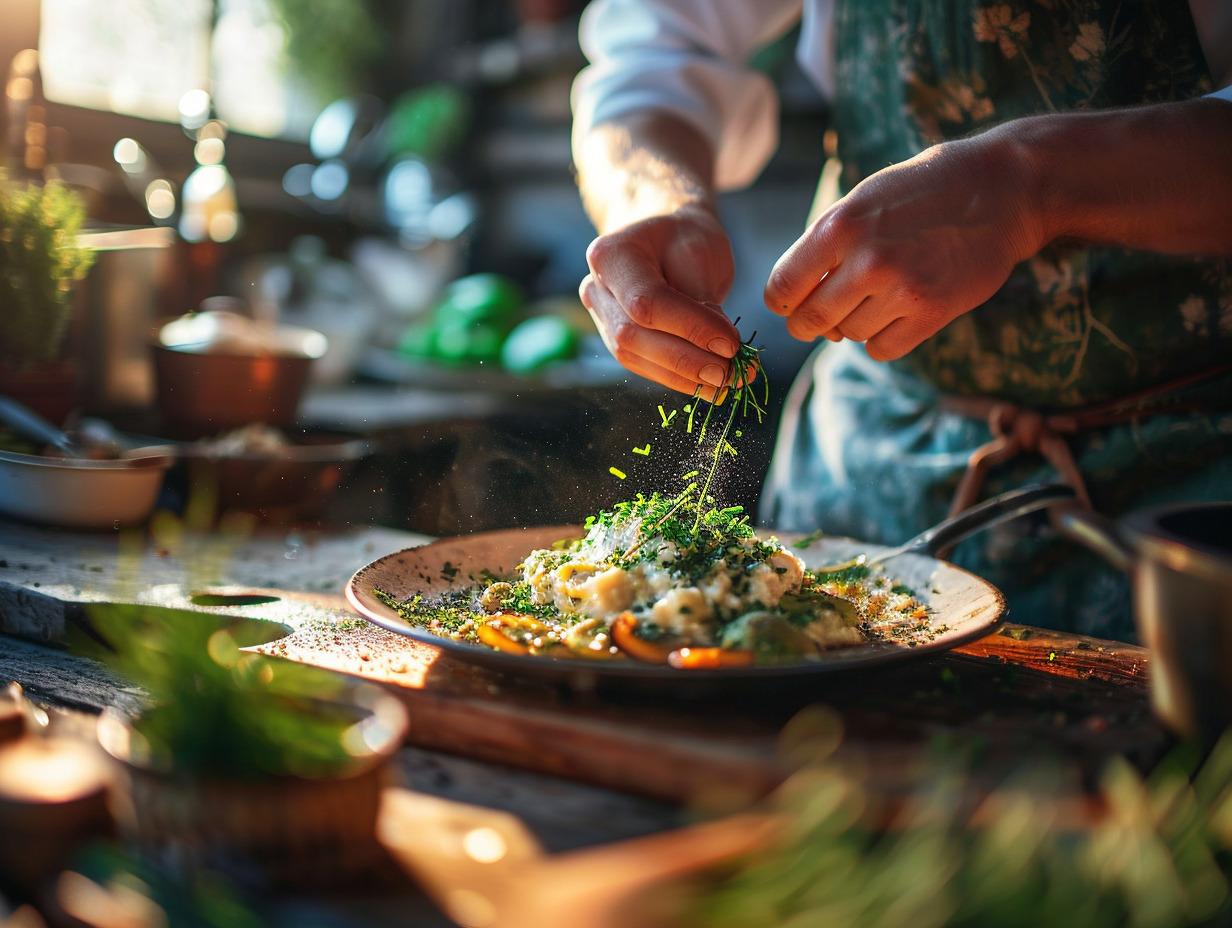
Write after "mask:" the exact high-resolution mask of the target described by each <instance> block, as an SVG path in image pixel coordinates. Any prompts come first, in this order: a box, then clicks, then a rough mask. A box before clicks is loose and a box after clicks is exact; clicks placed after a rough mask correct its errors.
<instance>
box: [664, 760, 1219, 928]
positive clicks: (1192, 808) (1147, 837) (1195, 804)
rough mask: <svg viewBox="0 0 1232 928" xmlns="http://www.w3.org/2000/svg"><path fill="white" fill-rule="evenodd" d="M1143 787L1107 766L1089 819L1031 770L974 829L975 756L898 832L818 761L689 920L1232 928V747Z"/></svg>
mask: <svg viewBox="0 0 1232 928" xmlns="http://www.w3.org/2000/svg"><path fill="white" fill-rule="evenodd" d="M1195 756H1196V755H1195V752H1193V751H1192V750H1190V747H1189V746H1182V747H1181V748H1178V749H1177V750H1176V751H1175V752H1174V753H1173V754H1172V755H1171V756H1169V757H1167V758H1165V760H1164V761H1163V762H1162V763H1160V764H1159V765H1157V767H1156V768H1155V769H1154V770H1153V771H1152V772H1151V773H1150V774H1149V775H1147V776H1143V775H1142V774H1141V773H1140V772H1139V771H1138V770H1136V769H1135V768H1133V767H1131V766H1130V765H1129V763H1128V762H1126V761H1123V760H1116V761H1113V762H1112V763H1110V764H1109V765H1108V766H1107V767H1106V769H1105V771H1104V773H1103V777H1102V780H1101V782H1100V784H1099V787H1098V792H1097V794H1096V796H1095V797H1094V799H1093V803H1092V804H1093V805H1094V807H1095V808H1097V809H1098V810H1099V812H1098V814H1095V815H1092V816H1091V817H1090V818H1091V820H1089V821H1085V820H1081V819H1079V818H1077V817H1075V815H1074V814H1073V813H1074V811H1075V806H1074V805H1073V803H1070V804H1068V805H1067V804H1066V803H1065V802H1064V801H1063V799H1064V797H1065V796H1066V795H1068V794H1067V793H1066V792H1065V790H1064V788H1063V787H1061V785H1060V784H1061V782H1062V778H1061V777H1060V776H1059V775H1058V773H1057V771H1056V770H1055V769H1053V768H1051V767H1049V766H1048V765H1047V764H1046V763H1045V762H1043V761H1038V760H1033V761H1028V762H1026V763H1025V764H1024V768H1023V769H1022V770H1021V771H1020V772H1019V774H1018V775H1016V776H1015V777H1014V778H1013V782H1006V783H1003V784H1002V785H1001V786H999V787H997V788H996V789H995V790H994V791H993V792H992V793H991V795H989V796H988V797H986V799H985V800H984V801H983V803H982V804H981V809H982V811H983V816H982V818H981V819H979V820H974V819H973V814H972V810H971V808H970V807H969V797H967V796H965V793H964V790H963V788H962V784H963V782H964V780H965V779H966V778H967V775H968V774H970V773H971V770H970V769H969V766H970V765H969V764H968V763H967V762H965V761H961V760H957V761H954V763H953V765H952V766H951V767H948V768H946V769H945V770H944V771H942V772H939V773H935V774H933V775H931V776H930V777H928V778H927V779H926V782H921V783H920V784H918V788H917V789H916V790H915V793H914V794H913V795H912V797H911V799H910V801H908V802H906V803H904V806H903V809H904V811H903V812H902V813H901V814H899V815H898V816H897V817H896V818H891V820H890V821H889V824H888V825H886V824H885V823H883V822H879V823H878V824H877V825H873V824H870V821H871V820H872V819H874V818H876V815H875V814H874V815H870V814H869V812H870V810H871V806H870V802H871V800H872V797H871V796H870V795H869V794H868V793H867V791H866V790H865V789H864V787H863V785H862V782H861V779H860V777H859V775H858V774H857V773H855V772H854V771H849V770H845V769H843V768H842V766H841V765H839V764H837V763H835V762H833V761H830V760H827V761H822V762H818V763H814V764H810V765H809V766H808V767H807V768H806V769H804V770H802V771H801V772H800V773H799V774H797V775H796V776H795V777H794V778H792V779H791V780H789V782H788V783H787V784H786V786H785V787H784V788H783V789H782V790H781V791H780V793H779V795H778V800H779V811H780V812H781V813H782V819H783V822H784V829H783V832H782V834H781V836H780V837H781V840H780V841H779V842H778V843H776V844H774V845H773V846H771V847H767V848H766V849H765V850H764V851H763V852H762V853H760V854H758V855H755V856H753V857H750V858H749V859H746V860H744V861H742V862H741V863H739V864H738V865H737V867H736V868H735V871H734V872H732V873H729V874H726V875H725V878H723V879H722V880H721V881H719V882H718V883H717V884H715V885H714V886H713V887H712V888H711V889H710V890H709V891H705V892H703V893H702V894H701V895H700V896H699V900H698V902H697V904H696V906H695V908H694V909H693V911H692V912H691V916H692V918H691V919H690V920H689V921H688V922H686V923H687V924H689V925H692V926H695V928H697V926H706V928H763V926H767V925H774V926H792V928H797V926H799V928H803V926H812V925H826V926H832V928H874V926H876V928H899V926H901V928H908V926H910V928H942V926H945V928H959V926H961V928H977V926H978V928H1001V926H1022V928H1029V926H1030V928H1034V926H1039V925H1065V926H1067V928H1105V926H1106V928H1120V926H1134V928H1178V926H1197V925H1201V926H1215V925H1228V924H1230V923H1232V891H1230V889H1229V881H1230V879H1232V737H1225V738H1224V739H1223V741H1221V742H1220V743H1219V744H1218V745H1216V747H1215V749H1214V750H1213V751H1211V752H1210V753H1209V755H1208V756H1207V757H1206V759H1205V761H1203V762H1201V763H1198V762H1197V761H1196V760H1194V757H1195Z"/></svg>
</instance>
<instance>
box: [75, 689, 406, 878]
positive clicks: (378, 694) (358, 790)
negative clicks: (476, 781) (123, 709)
mask: <svg viewBox="0 0 1232 928" xmlns="http://www.w3.org/2000/svg"><path fill="white" fill-rule="evenodd" d="M354 692H355V695H356V697H357V698H356V705H357V708H359V710H360V711H361V712H362V713H365V714H366V717H365V718H362V719H361V722H360V723H359V724H366V723H367V722H375V723H376V724H375V725H372V726H370V731H369V734H368V735H367V736H365V738H364V739H363V743H364V745H365V750H364V752H363V753H362V754H361V755H359V756H357V757H356V758H355V761H354V763H353V764H352V765H351V766H350V767H349V769H347V770H345V771H344V772H342V773H340V774H338V775H336V776H332V777H323V778H303V777H295V776H271V777H269V778H266V779H262V780H223V779H208V778H201V777H196V776H192V775H190V774H183V773H177V772H174V771H173V772H169V773H167V772H161V771H159V770H157V769H155V768H154V766H153V765H151V764H150V763H148V762H146V761H144V760H143V759H140V758H139V751H138V750H136V749H135V747H134V744H135V741H136V739H134V738H132V727H131V723H130V720H128V719H126V718H125V717H123V716H121V715H119V714H118V713H114V712H107V713H104V714H103V716H102V717H101V718H100V720H99V726H98V736H99V741H100V743H101V744H102V746H103V748H104V749H105V750H106V751H107V753H108V754H110V755H111V757H112V758H114V759H115V761H116V767H117V776H116V778H115V784H114V788H113V790H112V794H111V797H110V803H111V810H112V815H113V817H114V818H115V821H116V827H117V829H118V832H119V834H120V836H121V838H122V839H124V840H126V841H128V842H129V843H130V844H132V845H134V846H136V847H137V848H138V849H139V850H140V851H141V852H142V853H144V854H146V855H149V856H151V857H153V858H154V859H156V860H158V861H160V862H161V863H162V864H164V865H166V866H169V867H171V868H172V869H174V870H176V871H178V872H180V873H182V874H186V875H187V874H193V873H199V872H204V871H213V872H216V873H221V874H223V875H224V876H226V877H228V878H230V879H232V880H234V881H236V882H237V883H239V884H241V885H245V886H249V887H254V888H278V889H313V890H321V889H330V888H341V887H343V886H345V885H348V884H354V883H355V882H356V881H358V880H360V879H361V878H362V877H363V876H364V875H365V874H371V872H372V871H374V870H375V868H377V866H378V865H379V864H380V862H381V861H382V860H383V859H384V852H383V850H382V848H381V846H380V843H379V842H378V840H377V838H376V824H377V812H378V808H379V805H380V799H381V793H382V791H383V789H384V788H385V786H386V785H387V784H388V779H389V769H390V760H391V758H392V756H393V754H394V752H395V751H396V750H397V748H398V747H399V746H400V745H401V743H402V738H403V736H404V735H405V731H406V724H407V715H406V710H405V708H404V707H403V705H402V704H401V703H400V702H399V701H397V700H396V699H394V698H393V697H391V696H388V695H386V694H385V693H384V692H382V691H381V690H379V688H376V687H372V686H370V685H361V686H359V687H357V688H356V690H355V691H354Z"/></svg>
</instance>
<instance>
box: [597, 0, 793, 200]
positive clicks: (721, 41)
mask: <svg viewBox="0 0 1232 928" xmlns="http://www.w3.org/2000/svg"><path fill="white" fill-rule="evenodd" d="M800 10H801V3H800V0H710V2H706V0H685V2H682V0H671V2H667V0H593V2H592V3H590V5H589V6H587V8H586V10H585V11H584V12H583V14H582V20H581V25H580V39H581V43H582V50H583V51H584V52H585V54H586V57H587V59H588V61H589V62H590V63H589V64H588V65H587V67H585V68H583V69H582V71H581V72H580V73H579V74H578V76H577V78H576V79H575V81H574V84H573V94H572V105H573V127H574V142H575V145H576V144H577V143H578V142H579V141H580V140H581V138H582V137H583V136H584V135H585V134H586V133H587V132H588V131H589V130H590V129H591V128H592V127H593V126H595V125H597V124H599V123H601V122H604V121H606V120H610V119H615V118H617V117H620V116H623V115H626V114H629V113H632V112H640V111H646V110H654V111H658V112H667V113H670V114H673V115H675V116H677V117H678V118H680V119H682V120H684V121H687V122H688V123H689V124H691V125H692V126H693V127H694V128H696V129H697V130H698V131H700V132H701V133H702V134H703V135H704V136H705V137H706V138H707V139H709V140H710V142H711V144H712V145H713V146H714V151H715V157H716V165H715V181H716V183H717V185H718V186H719V189H722V190H730V189H735V188H739V187H743V186H747V185H748V184H750V183H751V182H752V181H753V180H754V179H755V178H756V177H757V175H758V174H759V173H760V171H761V170H762V168H763V167H765V165H766V162H767V161H769V160H770V156H771V155H772V154H773V153H774V150H775V147H776V146H777V144H778V96H777V94H776V92H775V89H774V85H773V84H772V83H771V82H770V80H769V79H768V78H767V77H766V76H765V75H764V74H761V73H759V72H757V71H755V70H753V69H752V68H750V67H749V64H748V62H749V59H750V58H751V56H752V55H753V53H754V52H755V51H757V50H758V49H759V48H761V47H762V46H764V45H766V44H768V43H769V42H771V41H773V40H774V39H776V38H779V37H780V36H782V35H783V34H784V33H785V32H786V31H787V30H788V29H789V28H790V27H791V26H792V24H793V23H794V22H796V21H797V20H798V19H799V17H800Z"/></svg>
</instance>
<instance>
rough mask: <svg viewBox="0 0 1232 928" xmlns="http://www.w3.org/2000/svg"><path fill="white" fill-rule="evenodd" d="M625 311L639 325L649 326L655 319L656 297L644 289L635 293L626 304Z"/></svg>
mask: <svg viewBox="0 0 1232 928" xmlns="http://www.w3.org/2000/svg"><path fill="white" fill-rule="evenodd" d="M625 312H626V313H628V315H629V318H630V319H632V320H633V321H634V322H636V323H637V324H638V325H644V326H649V325H650V324H651V322H652V320H653V319H654V298H653V297H652V296H651V295H650V294H649V293H647V292H645V291H644V290H643V291H639V292H637V293H634V294H632V295H631V296H630V297H629V300H628V302H627V303H626V304H625Z"/></svg>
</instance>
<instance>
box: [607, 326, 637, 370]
mask: <svg viewBox="0 0 1232 928" xmlns="http://www.w3.org/2000/svg"><path fill="white" fill-rule="evenodd" d="M608 342H609V344H610V347H611V349H612V354H613V355H614V356H615V357H616V360H618V361H620V362H621V363H622V364H623V363H624V362H625V361H627V360H628V359H629V358H631V357H633V353H634V346H635V344H636V342H637V328H636V327H635V326H632V325H628V324H625V325H615V326H612V327H611V328H609V330H608Z"/></svg>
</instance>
